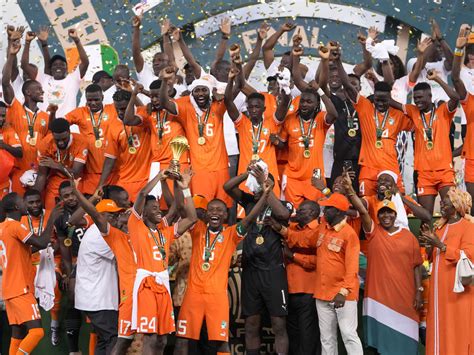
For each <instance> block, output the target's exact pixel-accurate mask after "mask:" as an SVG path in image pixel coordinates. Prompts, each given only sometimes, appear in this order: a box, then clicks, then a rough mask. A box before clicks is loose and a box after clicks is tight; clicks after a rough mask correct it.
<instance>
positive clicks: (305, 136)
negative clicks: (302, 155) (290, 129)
mask: <svg viewBox="0 0 474 355" xmlns="http://www.w3.org/2000/svg"><path fill="white" fill-rule="evenodd" d="M298 118H299V119H300V130H301V138H302V139H303V144H304V149H308V148H309V137H310V135H311V130H312V129H313V124H314V120H315V118H316V115H314V116H313V118H311V120H310V121H309V127H308V132H307V133H306V134H305V132H304V123H303V119H302V118H301V116H299V115H298Z"/></svg>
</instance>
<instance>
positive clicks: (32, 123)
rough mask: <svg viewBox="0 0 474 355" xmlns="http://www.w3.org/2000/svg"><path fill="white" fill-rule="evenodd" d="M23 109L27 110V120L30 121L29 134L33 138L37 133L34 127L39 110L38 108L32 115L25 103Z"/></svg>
mask: <svg viewBox="0 0 474 355" xmlns="http://www.w3.org/2000/svg"><path fill="white" fill-rule="evenodd" d="M23 109H24V110H25V114H26V120H27V122H28V135H29V136H30V137H31V138H33V137H34V135H35V132H34V127H35V122H36V116H38V112H39V110H36V111H35V113H34V114H33V117H30V114H29V113H28V109H27V108H26V106H25V105H23Z"/></svg>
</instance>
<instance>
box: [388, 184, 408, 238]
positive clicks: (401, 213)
mask: <svg viewBox="0 0 474 355" xmlns="http://www.w3.org/2000/svg"><path fill="white" fill-rule="evenodd" d="M392 202H393V203H394V204H395V207H397V219H395V227H400V228H405V229H408V230H410V227H409V226H408V216H407V211H406V210H405V205H404V204H403V200H402V197H401V196H400V194H399V193H396V194H395V195H392Z"/></svg>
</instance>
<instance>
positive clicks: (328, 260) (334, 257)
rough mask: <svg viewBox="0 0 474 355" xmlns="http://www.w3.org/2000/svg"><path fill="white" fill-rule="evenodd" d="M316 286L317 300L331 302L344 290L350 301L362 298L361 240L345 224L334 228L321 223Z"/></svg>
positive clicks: (317, 244)
mask: <svg viewBox="0 0 474 355" xmlns="http://www.w3.org/2000/svg"><path fill="white" fill-rule="evenodd" d="M316 247H317V249H316V286H315V289H314V290H315V291H314V297H315V298H317V299H320V300H323V301H332V300H333V299H334V297H335V296H336V294H337V293H338V292H339V291H340V290H341V288H345V289H347V290H348V291H349V295H348V296H347V298H346V299H347V300H348V301H355V300H357V299H358V297H359V279H358V276H357V274H358V272H359V252H360V246H359V238H358V237H357V234H356V233H355V232H354V230H353V229H352V227H351V226H350V225H349V224H347V223H346V221H345V220H344V221H342V222H340V223H339V224H337V225H336V226H334V227H329V226H328V225H327V223H322V224H321V225H320V229H319V235H318V241H317V242H316Z"/></svg>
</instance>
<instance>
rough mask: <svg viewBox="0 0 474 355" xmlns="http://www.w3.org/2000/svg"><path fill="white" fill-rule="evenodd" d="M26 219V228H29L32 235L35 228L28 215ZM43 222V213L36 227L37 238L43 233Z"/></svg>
mask: <svg viewBox="0 0 474 355" xmlns="http://www.w3.org/2000/svg"><path fill="white" fill-rule="evenodd" d="M27 217H28V227H30V231H31V232H33V233H34V232H35V228H34V227H33V220H32V218H31V216H30V215H29V214H28V215H27ZM43 221H44V213H41V217H40V223H39V227H38V236H40V235H41V233H43Z"/></svg>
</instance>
